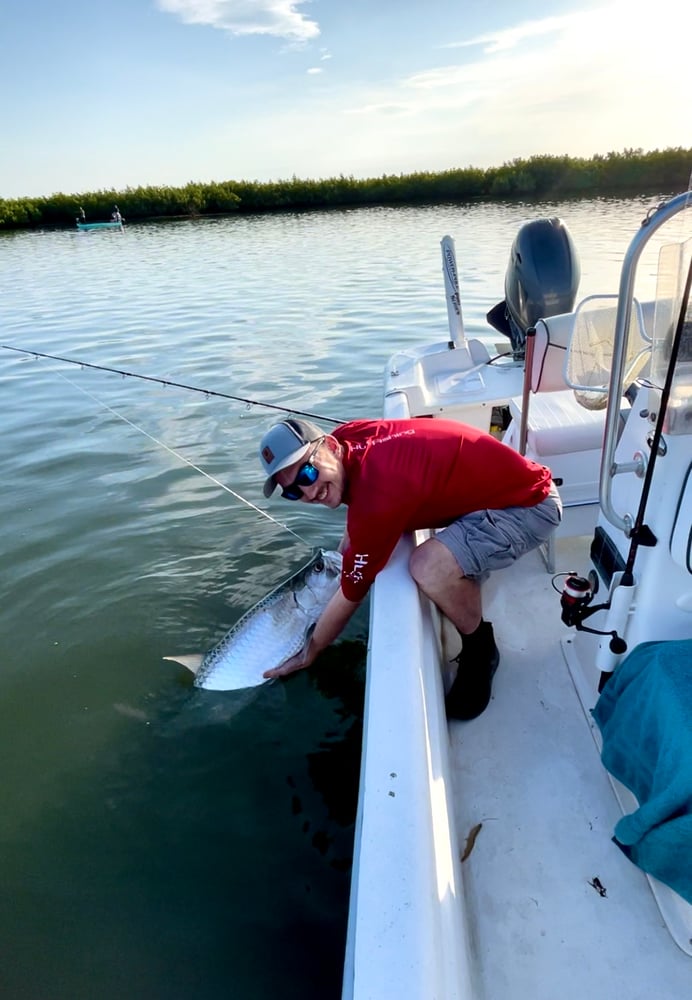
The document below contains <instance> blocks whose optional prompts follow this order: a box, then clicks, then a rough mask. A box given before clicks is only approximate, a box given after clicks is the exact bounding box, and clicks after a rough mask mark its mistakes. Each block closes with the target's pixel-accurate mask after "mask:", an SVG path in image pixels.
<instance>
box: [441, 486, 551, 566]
mask: <svg viewBox="0 0 692 1000" xmlns="http://www.w3.org/2000/svg"><path fill="white" fill-rule="evenodd" d="M561 520H562V503H561V501H560V494H559V493H558V491H557V487H556V486H554V485H553V486H552V488H551V490H550V493H549V494H548V496H547V497H546V498H545V500H542V501H541V502H540V503H538V504H536V505H535V507H507V508H505V509H504V510H476V511H472V512H471V513H470V514H465V515H464V517H460V518H459V520H458V521H454V522H453V523H452V524H450V525H449V526H448V527H446V528H443V529H442V530H441V531H438V532H437V533H436V535H435V538H436V539H437V540H438V542H442V544H443V545H445V546H446V547H447V548H448V549H449V551H450V552H451V553H452V555H453V556H454V558H455V559H456V561H457V562H458V563H459V566H460V568H461V571H462V573H463V574H464V576H468V577H472V578H473V577H477V576H482V575H483V574H484V573H486V572H487V571H488V570H493V569H502V568H503V567H504V566H509V565H510V563H513V562H514V561H515V559H518V558H519V556H523V555H524V553H525V552H530V551H531V549H535V548H537V547H538V546H539V545H541V544H542V543H543V542H545V541H546V540H547V539H548V538H549V537H550V536H551V535H552V533H553V532H554V531H555V529H556V528H557V526H558V524H559V523H560V521H561Z"/></svg>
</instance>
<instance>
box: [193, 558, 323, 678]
mask: <svg viewBox="0 0 692 1000" xmlns="http://www.w3.org/2000/svg"><path fill="white" fill-rule="evenodd" d="M340 577H341V555H340V553H338V552H324V551H323V550H322V549H319V550H318V551H317V552H316V554H315V555H314V556H313V557H312V559H311V560H310V561H309V562H308V563H307V564H306V565H305V566H303V567H302V568H301V569H300V570H298V572H297V573H295V574H294V575H293V576H291V577H290V578H289V579H288V580H285V581H284V582H283V583H282V584H280V585H279V586H278V587H276V589H275V590H273V591H271V593H269V594H267V596H266V597H263V598H262V600H261V601H258V603H257V604H255V605H254V607H252V608H250V610H249V611H246V612H245V614H244V615H243V617H242V618H240V619H239V620H238V621H237V622H236V624H235V625H234V626H233V627H232V628H231V629H230V630H229V632H227V634H226V635H225V636H224V637H223V639H222V640H221V641H220V642H219V643H217V645H216V646H214V648H213V649H211V650H210V651H209V652H208V653H207V654H206V655H205V657H204V659H203V660H202V665H201V667H200V669H199V671H198V673H197V676H196V678H195V686H196V687H201V688H207V689H209V690H215V691H230V690H237V689H240V688H248V687H255V686H256V685H257V684H261V683H263V681H264V678H263V677H262V674H263V673H264V671H265V670H270V669H271V668H272V667H278V666H279V664H280V663H283V661H284V660H287V659H288V658H289V656H294V655H295V654H296V653H297V652H299V651H300V650H301V649H302V648H303V645H304V643H305V638H306V635H307V632H308V630H309V629H310V628H311V626H312V625H314V623H315V622H316V621H317V619H318V618H319V616H320V615H321V613H322V611H323V610H324V608H325V607H326V606H327V604H328V603H329V600H330V599H331V597H332V595H333V594H335V593H336V591H337V590H338V587H339V580H340Z"/></svg>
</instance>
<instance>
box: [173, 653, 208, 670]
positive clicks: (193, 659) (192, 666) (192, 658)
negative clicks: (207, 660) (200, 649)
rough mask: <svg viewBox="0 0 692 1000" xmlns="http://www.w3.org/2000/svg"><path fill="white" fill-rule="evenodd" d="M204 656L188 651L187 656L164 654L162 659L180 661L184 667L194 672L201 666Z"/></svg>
mask: <svg viewBox="0 0 692 1000" xmlns="http://www.w3.org/2000/svg"><path fill="white" fill-rule="evenodd" d="M203 659H204V657H203V656H202V654H201V653H190V655H189V656H164V660H173V662H174V663H182V665H183V666H184V667H187V669H188V670H191V671H192V673H193V674H196V673H197V671H198V670H199V668H200V667H201V666H202V660H203Z"/></svg>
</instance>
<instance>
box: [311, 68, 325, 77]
mask: <svg viewBox="0 0 692 1000" xmlns="http://www.w3.org/2000/svg"><path fill="white" fill-rule="evenodd" d="M318 73H324V70H323V69H322V67H321V66H311V67H310V69H309V70H308V76H317V74H318Z"/></svg>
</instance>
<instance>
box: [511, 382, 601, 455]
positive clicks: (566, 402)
mask: <svg viewBox="0 0 692 1000" xmlns="http://www.w3.org/2000/svg"><path fill="white" fill-rule="evenodd" d="M509 410H510V414H511V415H512V418H513V419H514V420H516V421H517V422H519V421H520V420H521V396H516V397H515V398H514V399H512V400H510V404H509ZM604 428H605V410H586V409H584V407H583V406H581V405H580V404H579V403H578V402H577V400H576V399H575V396H574V392H573V391H572V390H571V389H563V390H562V391H557V392H546V393H543V394H542V395H537V396H536V397H535V398H534V399H532V400H531V409H530V411H529V415H528V419H527V439H526V452H527V454H529V453H531V454H532V455H564V454H568V453H570V452H574V451H591V450H592V449H594V448H600V447H601V446H602V443H603V430H604Z"/></svg>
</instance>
